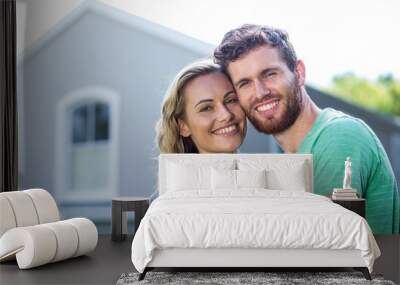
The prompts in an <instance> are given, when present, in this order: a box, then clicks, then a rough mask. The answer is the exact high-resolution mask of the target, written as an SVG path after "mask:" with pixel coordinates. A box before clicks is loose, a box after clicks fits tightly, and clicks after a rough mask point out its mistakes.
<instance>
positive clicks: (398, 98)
mask: <svg viewBox="0 0 400 285" xmlns="http://www.w3.org/2000/svg"><path fill="white" fill-rule="evenodd" d="M327 91H328V92H330V93H333V94H334V95H337V96H339V97H341V98H343V99H345V100H347V101H350V102H353V103H356V104H359V105H361V106H363V107H366V108H368V109H372V110H377V111H381V112H384V113H386V114H390V115H395V116H400V81H399V80H396V79H395V78H394V77H393V75H392V74H387V75H381V76H379V77H378V79H377V80H375V81H372V80H368V79H365V78H360V77H357V76H356V75H354V74H353V73H345V74H341V75H337V76H335V77H334V78H333V84H332V86H331V87H330V88H329V89H328V90H327Z"/></svg>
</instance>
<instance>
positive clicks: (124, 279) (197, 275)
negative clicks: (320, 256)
mask: <svg viewBox="0 0 400 285" xmlns="http://www.w3.org/2000/svg"><path fill="white" fill-rule="evenodd" d="M138 276H139V273H124V274H122V275H121V277H120V278H119V279H118V281H117V285H133V284H140V285H144V284H157V285H163V284H172V285H177V284H179V285H184V284H213V285H217V284H221V285H232V284H238V285H239V284H240V285H242V284H268V285H269V284H271V285H272V284H273V285H275V284H279V285H280V284H284V285H289V284H290V285H292V284H296V285H297V284H321V285H322V284H328V285H333V284H335V285H336V284H337V285H347V284H349V285H350V284H379V285H381V284H385V285H386V284H387V285H395V283H393V282H392V281H388V280H384V279H383V277H382V276H381V275H374V274H372V276H371V277H372V281H368V280H366V279H365V278H364V276H363V275H362V273H361V272H152V271H150V272H148V273H147V274H146V277H145V279H143V280H142V281H138Z"/></svg>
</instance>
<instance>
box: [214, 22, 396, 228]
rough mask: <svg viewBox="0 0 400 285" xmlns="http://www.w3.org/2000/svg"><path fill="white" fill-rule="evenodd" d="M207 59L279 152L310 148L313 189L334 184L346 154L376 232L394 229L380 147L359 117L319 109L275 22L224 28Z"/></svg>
mask: <svg viewBox="0 0 400 285" xmlns="http://www.w3.org/2000/svg"><path fill="white" fill-rule="evenodd" d="M214 58H215V61H216V62H217V63H219V64H220V65H221V66H223V68H224V69H225V71H226V72H227V73H228V74H229V76H230V78H231V81H232V83H233V85H234V88H235V89H236V92H237V94H238V96H239V101H240V104H241V105H242V107H243V109H244V111H245V112H246V115H247V117H248V118H249V120H250V121H251V123H252V124H253V125H254V127H255V128H256V129H257V130H258V131H260V132H262V133H265V134H271V135H273V136H274V138H275V139H276V140H277V142H278V143H279V145H280V146H281V147H282V149H283V150H284V152H285V153H312V154H313V160H314V192H315V193H317V194H324V195H328V194H330V193H331V192H332V190H333V188H340V187H341V186H342V181H343V169H344V168H343V167H344V161H345V160H346V157H351V160H352V170H353V171H352V187H353V188H356V189H357V192H358V195H359V196H361V197H364V198H366V200H367V202H366V205H367V206H366V215H367V221H368V223H369V225H370V226H371V228H372V230H373V232H374V233H375V234H398V233H399V231H400V225H399V220H400V211H399V208H400V205H399V192H398V189H397V183H396V179H395V177H394V174H393V170H392V168H391V165H390V162H389V159H388V157H387V155H386V152H385V150H384V148H383V146H382V144H381V143H380V141H379V139H378V138H377V136H376V135H375V134H374V132H373V131H372V130H371V129H370V128H369V126H367V125H366V124H365V123H364V122H363V121H362V120H360V119H357V118H354V117H352V116H349V115H347V114H344V113H342V112H339V111H336V110H334V109H331V108H327V109H323V110H321V109H320V108H318V106H317V105H316V104H315V103H314V102H313V101H312V100H311V98H310V97H309V95H308V94H307V91H306V89H305V65H304V63H303V62H302V61H301V60H298V59H297V56H296V53H295V51H294V48H293V46H292V44H291V43H290V42H289V39H288V35H287V34H286V33H285V32H284V31H282V30H279V29H275V28H271V27H266V26H257V25H244V26H242V27H239V28H237V29H234V30H232V31H230V32H228V33H227V34H226V35H225V36H224V38H223V40H222V43H221V44H220V45H219V46H218V47H217V48H216V50H215V51H214Z"/></svg>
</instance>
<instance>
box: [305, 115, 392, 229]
mask: <svg viewBox="0 0 400 285" xmlns="http://www.w3.org/2000/svg"><path fill="white" fill-rule="evenodd" d="M298 153H312V154H313V164H314V193H317V194H323V195H329V194H331V193H332V191H333V188H342V185H343V177H344V162H345V160H346V158H347V157H350V158H351V170H352V177H351V178H352V183H351V185H352V188H355V189H357V192H358V195H359V196H360V197H363V198H365V199H366V218H367V221H368V224H369V225H370V227H371V229H372V231H373V233H374V234H399V232H400V225H399V220H400V211H399V208H400V204H399V191H398V189H397V183H396V179H395V176H394V173H393V170H392V167H391V165H390V162H389V159H388V157H387V155H386V152H385V150H384V148H383V146H382V144H381V142H380V141H379V139H378V138H377V136H376V135H375V133H374V132H373V131H372V130H371V128H370V127H368V126H367V124H365V123H364V122H363V121H362V120H360V119H357V118H354V117H351V116H349V115H346V114H344V113H342V112H339V111H336V110H334V109H330V108H327V109H324V110H322V111H321V113H320V114H319V115H318V117H317V119H316V120H315V122H314V125H313V126H312V128H311V130H310V131H309V132H308V134H307V135H306V137H305V138H304V140H303V142H302V143H301V145H300V147H299V150H298Z"/></svg>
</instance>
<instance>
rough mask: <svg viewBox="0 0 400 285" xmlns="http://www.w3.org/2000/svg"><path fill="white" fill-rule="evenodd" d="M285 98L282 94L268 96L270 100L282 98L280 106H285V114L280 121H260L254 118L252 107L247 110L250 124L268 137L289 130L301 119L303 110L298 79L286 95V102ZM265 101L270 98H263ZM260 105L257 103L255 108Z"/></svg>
mask: <svg viewBox="0 0 400 285" xmlns="http://www.w3.org/2000/svg"><path fill="white" fill-rule="evenodd" d="M284 96H285V95H282V94H280V95H275V94H272V95H270V96H268V97H269V98H280V100H279V105H280V104H284V106H283V108H284V110H283V114H282V116H281V118H280V119H279V118H278V119H276V118H272V119H266V118H264V119H260V118H257V117H256V116H253V112H255V111H254V108H253V107H251V108H250V110H245V112H246V116H247V117H248V118H249V120H250V122H251V123H252V124H253V126H254V127H255V128H256V130H258V131H259V132H262V133H265V134H268V135H275V134H279V133H281V132H283V131H285V130H287V129H288V128H290V127H291V126H292V125H293V124H294V122H295V121H296V120H297V118H298V117H299V115H300V112H301V109H302V94H301V88H300V86H299V84H298V81H297V80H296V79H295V81H294V82H293V83H292V84H291V86H290V88H289V91H288V92H287V94H286V100H285V101H284V98H283V97H284ZM265 99H268V98H263V99H262V100H265ZM258 103H259V102H255V103H254V104H253V106H254V105H255V104H258ZM279 107H281V106H279Z"/></svg>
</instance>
